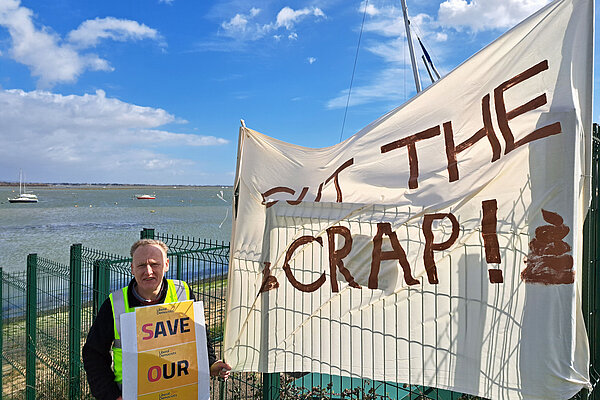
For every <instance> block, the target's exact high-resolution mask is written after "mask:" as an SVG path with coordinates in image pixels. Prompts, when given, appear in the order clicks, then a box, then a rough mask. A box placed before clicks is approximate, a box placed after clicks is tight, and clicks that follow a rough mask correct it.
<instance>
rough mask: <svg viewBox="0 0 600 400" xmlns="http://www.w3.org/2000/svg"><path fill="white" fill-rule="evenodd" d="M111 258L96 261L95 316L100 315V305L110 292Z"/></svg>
mask: <svg viewBox="0 0 600 400" xmlns="http://www.w3.org/2000/svg"><path fill="white" fill-rule="evenodd" d="M108 264H109V260H96V261H94V284H93V285H94V301H93V312H94V318H95V317H96V315H98V310H99V309H100V306H101V305H102V303H103V302H104V300H106V298H107V297H108V295H109V294H110V269H109V267H108Z"/></svg>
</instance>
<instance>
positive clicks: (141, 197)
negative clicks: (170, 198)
mask: <svg viewBox="0 0 600 400" xmlns="http://www.w3.org/2000/svg"><path fill="white" fill-rule="evenodd" d="M135 198H136V199H138V200H154V199H156V196H155V195H151V194H137V195H136V196H135Z"/></svg>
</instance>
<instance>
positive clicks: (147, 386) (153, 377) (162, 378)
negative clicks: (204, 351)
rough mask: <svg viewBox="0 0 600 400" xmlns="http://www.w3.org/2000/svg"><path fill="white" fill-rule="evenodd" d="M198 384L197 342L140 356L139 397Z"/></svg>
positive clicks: (147, 352)
mask: <svg viewBox="0 0 600 400" xmlns="http://www.w3.org/2000/svg"><path fill="white" fill-rule="evenodd" d="M197 382H198V360H197V355H196V343H195V342H193V343H186V344H180V345H175V346H170V347H167V348H163V349H158V350H151V351H146V352H143V353H139V354H138V385H137V390H138V395H143V394H148V393H154V392H159V391H164V390H166V389H169V388H177V387H180V386H185V385H190V384H192V383H197ZM196 397H197V396H196Z"/></svg>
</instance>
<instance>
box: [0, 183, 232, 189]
mask: <svg viewBox="0 0 600 400" xmlns="http://www.w3.org/2000/svg"><path fill="white" fill-rule="evenodd" d="M18 186H19V182H0V188H1V187H18ZM27 187H28V188H34V187H35V188H47V189H64V188H78V189H90V190H101V189H134V188H151V189H152V188H154V189H194V188H210V187H215V188H233V186H232V185H148V184H142V183H27Z"/></svg>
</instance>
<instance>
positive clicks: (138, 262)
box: [131, 245, 169, 300]
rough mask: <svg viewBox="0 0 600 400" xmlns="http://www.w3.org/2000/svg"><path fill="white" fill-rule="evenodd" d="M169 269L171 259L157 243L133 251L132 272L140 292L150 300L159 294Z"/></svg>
mask: <svg viewBox="0 0 600 400" xmlns="http://www.w3.org/2000/svg"><path fill="white" fill-rule="evenodd" d="M168 270H169V259H168V258H167V255H166V254H165V253H164V252H163V250H162V249H161V248H160V247H158V246H155V245H145V246H140V247H138V248H137V249H136V250H135V253H133V261H132V263H131V273H132V274H133V276H134V277H135V281H136V282H137V284H138V287H137V288H138V293H139V294H140V295H142V296H143V297H145V298H147V299H148V300H153V298H152V296H153V295H157V294H158V291H159V289H160V285H161V283H162V279H163V276H164V275H165V273H166V272H167V271H168Z"/></svg>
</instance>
